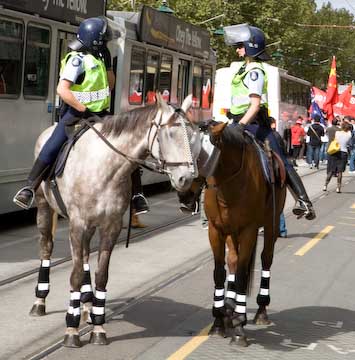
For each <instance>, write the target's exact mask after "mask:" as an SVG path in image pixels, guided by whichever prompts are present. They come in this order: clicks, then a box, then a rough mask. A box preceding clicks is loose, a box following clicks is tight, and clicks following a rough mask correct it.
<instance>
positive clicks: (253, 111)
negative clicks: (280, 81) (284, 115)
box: [222, 24, 316, 220]
mask: <svg viewBox="0 0 355 360" xmlns="http://www.w3.org/2000/svg"><path fill="white" fill-rule="evenodd" d="M224 31H225V41H226V44H227V45H232V46H234V47H235V48H236V52H237V54H238V56H239V57H241V58H244V62H243V63H242V64H241V66H240V68H239V69H237V71H236V74H235V75H234V77H233V80H232V84H231V86H232V89H231V90H232V92H231V95H232V99H231V108H230V113H229V114H228V116H229V117H230V118H231V119H232V120H233V125H231V126H228V127H226V128H225V129H224V131H223V136H222V140H223V138H224V139H225V140H228V137H232V136H233V134H235V132H236V131H238V132H240V131H243V130H244V128H246V129H248V131H250V132H251V133H253V134H254V135H255V137H256V138H257V139H258V140H260V141H264V140H265V139H268V140H269V143H270V146H271V148H272V149H273V150H274V151H275V152H277V153H278V154H279V155H280V156H281V158H282V159H283V160H284V163H285V167H286V171H287V184H288V186H289V189H290V190H291V193H292V194H293V196H294V197H295V200H296V205H295V207H294V209H293V213H294V214H295V215H297V216H298V217H301V216H305V218H306V219H308V220H312V219H314V218H315V217H316V215H315V211H314V209H313V206H312V203H311V201H310V199H309V198H308V195H307V193H306V190H305V188H304V186H303V183H302V180H301V178H300V177H299V175H298V174H297V172H296V171H295V169H294V168H293V166H292V165H291V164H290V163H289V162H288V161H287V159H286V155H285V153H284V151H283V148H282V146H281V144H279V142H278V141H277V139H276V138H275V136H274V134H273V131H272V129H271V126H270V125H271V123H270V118H269V116H268V104H267V86H268V79H267V74H266V71H265V69H264V65H263V62H262V61H265V60H269V56H268V54H267V53H266V52H265V36H264V33H263V32H262V31H261V30H260V29H259V28H257V27H254V26H250V25H248V24H239V25H233V26H227V27H225V28H224Z"/></svg>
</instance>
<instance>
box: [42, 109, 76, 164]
mask: <svg viewBox="0 0 355 360" xmlns="http://www.w3.org/2000/svg"><path fill="white" fill-rule="evenodd" d="M78 117H80V113H79V112H78V111H76V110H75V109H73V108H68V110H67V111H66V112H65V113H64V114H63V115H62V116H61V117H60V119H59V122H58V124H57V126H56V127H55V129H54V131H53V133H52V135H51V137H50V138H49V139H48V140H47V142H46V143H45V144H44V146H43V148H42V150H41V152H40V153H39V155H38V158H39V159H40V160H41V161H43V162H44V163H45V164H47V165H52V164H53V163H54V161H55V159H56V158H57V155H58V153H59V150H60V148H61V147H62V146H63V144H64V143H65V142H66V141H67V139H68V136H67V134H66V132H65V125H68V124H70V122H71V121H72V120H73V119H74V118H78Z"/></svg>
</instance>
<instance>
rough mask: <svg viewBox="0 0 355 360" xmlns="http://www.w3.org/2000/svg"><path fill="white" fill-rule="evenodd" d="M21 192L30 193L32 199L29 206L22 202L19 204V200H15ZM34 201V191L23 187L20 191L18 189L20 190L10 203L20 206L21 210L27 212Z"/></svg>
mask: <svg viewBox="0 0 355 360" xmlns="http://www.w3.org/2000/svg"><path fill="white" fill-rule="evenodd" d="M23 190H28V191H30V192H31V193H32V199H31V201H30V203H29V204H25V203H23V202H21V201H19V200H18V199H17V196H18V195H19V194H20V193H21V192H22V191H23ZM34 199H35V191H34V189H32V188H31V187H29V186H25V187H23V188H22V189H20V190H19V191H18V192H17V193H16V195H15V196H14V198H13V199H12V201H13V202H14V203H15V204H16V205H18V206H20V207H21V208H23V209H25V210H28V209H30V208H31V207H32V204H33V201H34Z"/></svg>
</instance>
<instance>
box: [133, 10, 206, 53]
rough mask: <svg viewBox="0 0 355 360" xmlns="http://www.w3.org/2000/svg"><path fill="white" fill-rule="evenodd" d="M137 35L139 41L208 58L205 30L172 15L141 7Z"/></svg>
mask: <svg viewBox="0 0 355 360" xmlns="http://www.w3.org/2000/svg"><path fill="white" fill-rule="evenodd" d="M138 35H139V38H140V40H141V41H144V42H147V43H150V44H154V45H158V46H164V47H166V48H168V49H172V50H177V51H181V52H183V53H186V54H189V55H193V56H198V57H202V58H206V59H207V58H208V57H209V51H210V35H209V33H208V31H207V30H205V29H202V28H200V27H198V26H195V25H192V24H189V23H187V22H185V21H183V20H180V19H178V18H176V17H175V16H173V15H170V14H166V13H163V12H160V11H158V10H155V9H153V8H151V7H148V6H143V8H142V11H141V16H140V24H139V29H138Z"/></svg>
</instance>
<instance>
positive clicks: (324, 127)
mask: <svg viewBox="0 0 355 360" xmlns="http://www.w3.org/2000/svg"><path fill="white" fill-rule="evenodd" d="M322 120H323V119H322ZM283 138H284V141H285V144H286V149H287V152H288V155H289V157H290V158H291V159H292V164H293V166H295V167H297V166H298V164H297V161H298V160H301V159H304V160H306V163H307V165H308V166H309V168H310V169H312V168H315V169H319V164H326V165H327V176H326V180H325V184H324V187H323V190H324V191H327V186H328V184H329V182H330V179H331V178H332V177H333V176H335V177H337V190H336V191H337V192H338V193H340V192H341V181H342V173H343V172H345V171H346V168H347V165H349V167H348V173H349V174H352V175H355V119H354V118H351V117H348V116H345V117H343V118H341V117H340V116H336V117H335V118H334V119H333V120H332V121H327V120H325V121H322V122H321V118H320V116H318V115H315V116H314V119H312V120H309V119H307V120H305V119H303V118H302V117H301V116H299V117H298V119H297V120H296V122H295V123H294V124H292V123H291V122H290V123H289V124H288V126H287V127H286V129H285V131H284V136H283ZM334 139H335V140H336V141H337V143H338V144H339V145H338V146H339V151H337V152H336V153H334V154H331V155H330V154H328V153H327V150H328V148H329V145H330V144H331V142H332V141H333V140H334Z"/></svg>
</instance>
